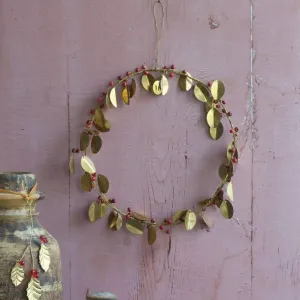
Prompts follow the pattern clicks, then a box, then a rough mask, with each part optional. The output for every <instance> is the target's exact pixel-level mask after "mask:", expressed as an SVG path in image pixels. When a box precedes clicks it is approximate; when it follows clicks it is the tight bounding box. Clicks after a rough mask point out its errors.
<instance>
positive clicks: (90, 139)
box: [69, 65, 238, 245]
mask: <svg viewBox="0 0 300 300" xmlns="http://www.w3.org/2000/svg"><path fill="white" fill-rule="evenodd" d="M137 77H140V81H141V85H142V87H143V88H144V89H145V90H147V91H149V92H150V93H153V94H154V95H156V96H164V95H166V94H167V92H168V89H169V79H168V78H170V79H172V78H176V77H179V79H178V85H179V88H180V89H181V90H182V91H189V90H191V89H193V94H194V97H195V99H196V100H198V101H200V102H202V103H204V106H205V111H206V121H207V124H208V126H209V134H210V136H211V138H212V139H213V140H218V139H219V138H220V137H221V136H222V134H223V125H222V123H221V119H222V117H225V118H226V119H227V120H228V122H229V126H230V134H231V136H232V141H231V142H230V143H229V145H228V147H227V151H226V161H225V162H224V163H223V164H222V165H221V166H220V168H219V175H220V178H221V183H220V185H219V186H218V187H217V189H216V191H215V193H214V194H213V195H212V197H211V198H209V199H207V200H204V201H201V202H200V203H199V204H198V206H197V207H198V209H197V211H195V210H193V209H183V210H179V211H177V212H175V213H174V214H173V217H172V219H170V218H165V219H163V220H161V221H157V220H156V219H155V218H154V217H153V216H151V217H150V216H144V215H142V214H140V213H137V212H135V211H133V210H132V209H131V208H129V207H128V208H127V211H124V210H121V209H120V208H118V206H117V204H116V200H115V199H113V198H110V197H108V196H107V192H108V190H109V181H108V179H107V178H106V177H105V176H104V175H103V174H97V173H96V168H95V165H94V163H93V161H92V160H91V159H90V158H89V157H88V156H87V149H88V147H90V149H91V152H92V153H93V154H96V153H98V152H99V151H100V149H101V147H102V139H101V137H100V135H101V134H104V133H105V132H108V131H109V130H110V128H111V125H110V122H109V121H108V120H107V119H106V118H105V116H104V110H105V109H107V108H110V107H115V108H116V107H117V106H118V100H117V94H119V95H120V97H121V98H122V100H123V102H124V103H125V104H126V105H129V104H130V101H131V99H132V98H133V97H134V94H135V92H136V88H137V83H136V80H135V78H137ZM224 93H225V87H224V84H223V83H222V82H221V81H218V80H215V81H213V82H209V83H207V84H206V83H203V82H202V81H200V80H199V79H197V78H195V77H193V76H192V75H191V74H190V73H188V72H186V71H181V70H177V69H175V67H174V65H172V66H165V67H163V68H147V67H146V66H145V65H143V66H142V67H141V68H136V69H135V71H133V72H127V73H126V75H125V76H124V77H122V76H119V77H118V79H117V81H115V82H114V81H110V82H109V88H108V90H107V92H106V93H103V97H101V98H99V99H98V100H99V101H98V104H97V106H96V108H94V109H92V110H91V111H90V116H91V117H90V119H89V120H87V121H86V126H85V128H84V130H83V131H82V133H81V136H80V147H79V149H77V148H74V149H72V153H71V155H70V162H69V168H70V172H71V173H74V171H75V168H74V158H75V156H76V154H77V153H80V152H81V153H82V154H81V167H82V169H83V171H84V173H83V175H82V176H81V187H82V189H83V190H84V191H86V192H91V191H92V190H95V191H97V192H98V194H99V196H98V198H97V201H94V202H92V204H91V205H90V207H89V211H88V216H89V219H90V221H91V222H95V221H96V220H98V219H101V218H103V217H104V216H105V215H106V214H107V211H108V209H109V210H110V213H109V216H108V227H109V228H110V229H111V230H120V229H121V227H122V225H123V223H125V227H126V229H127V230H128V231H129V232H131V233H133V234H137V235H141V234H143V233H144V231H145V230H146V229H147V233H148V243H149V245H152V244H153V243H154V242H155V240H156V233H157V231H158V230H159V231H162V232H164V233H166V234H170V229H171V228H172V227H175V226H178V225H181V224H183V225H184V226H185V228H186V230H191V229H193V228H194V227H195V225H196V223H197V215H198V218H200V220H202V222H204V224H205V225H206V226H207V227H210V226H211V224H210V221H209V219H207V218H206V216H205V214H204V211H205V209H206V208H207V207H209V206H217V207H218V208H219V209H220V212H221V215H222V216H223V217H224V218H226V219H231V218H232V216H233V206H232V204H231V201H233V185H232V181H231V180H232V177H233V173H234V165H235V164H237V162H238V152H237V145H236V143H237V133H238V128H237V127H234V126H233V124H232V121H231V116H232V114H231V112H230V111H228V110H227V109H226V106H225V104H226V102H225V101H224V100H223V99H222V97H223V95H224Z"/></svg>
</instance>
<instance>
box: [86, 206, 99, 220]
mask: <svg viewBox="0 0 300 300" xmlns="http://www.w3.org/2000/svg"><path fill="white" fill-rule="evenodd" d="M97 208H98V203H97V202H93V203H92V204H91V205H90V207H89V212H88V214H89V220H90V222H91V223H93V222H95V221H96V220H97V215H96V214H97V213H96V212H97Z"/></svg>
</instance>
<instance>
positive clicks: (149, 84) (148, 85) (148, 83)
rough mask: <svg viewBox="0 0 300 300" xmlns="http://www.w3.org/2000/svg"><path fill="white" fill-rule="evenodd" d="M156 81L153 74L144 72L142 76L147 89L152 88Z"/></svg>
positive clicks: (142, 81) (143, 84)
mask: <svg viewBox="0 0 300 300" xmlns="http://www.w3.org/2000/svg"><path fill="white" fill-rule="evenodd" d="M154 81H155V79H154V77H153V76H152V75H151V74H148V75H146V74H144V75H143V76H142V78H141V83H142V86H143V88H144V89H145V90H146V91H150V90H151V88H152V85H153V83H154Z"/></svg>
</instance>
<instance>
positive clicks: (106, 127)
mask: <svg viewBox="0 0 300 300" xmlns="http://www.w3.org/2000/svg"><path fill="white" fill-rule="evenodd" d="M95 127H96V128H97V129H98V130H99V131H100V132H108V131H110V122H109V121H108V120H105V121H104V126H103V127H99V126H95Z"/></svg>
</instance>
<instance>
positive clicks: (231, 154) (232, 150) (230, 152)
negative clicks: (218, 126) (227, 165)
mask: <svg viewBox="0 0 300 300" xmlns="http://www.w3.org/2000/svg"><path fill="white" fill-rule="evenodd" d="M232 158H236V159H238V158H239V155H238V151H237V149H236V146H235V143H234V142H231V143H229V145H228V147H227V159H228V160H229V161H231V160H232Z"/></svg>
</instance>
